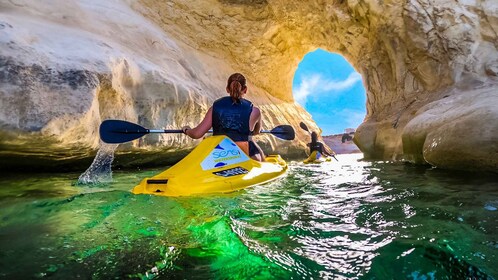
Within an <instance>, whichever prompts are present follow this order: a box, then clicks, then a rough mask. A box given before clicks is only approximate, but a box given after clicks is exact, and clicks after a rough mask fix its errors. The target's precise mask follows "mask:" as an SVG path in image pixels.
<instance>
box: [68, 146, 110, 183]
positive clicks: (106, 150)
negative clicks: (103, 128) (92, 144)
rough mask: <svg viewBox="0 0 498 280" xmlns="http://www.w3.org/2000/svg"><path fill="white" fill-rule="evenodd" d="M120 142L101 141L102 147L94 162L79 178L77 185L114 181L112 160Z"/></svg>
mask: <svg viewBox="0 0 498 280" xmlns="http://www.w3.org/2000/svg"><path fill="white" fill-rule="evenodd" d="M117 147H118V144H106V143H104V142H100V149H99V151H98V152H97V155H96V156H95V159H94V160H93V162H92V164H91V165H90V167H88V169H87V170H86V171H85V172H83V173H82V174H81V175H80V177H79V178H78V182H77V185H93V184H101V183H110V182H112V162H113V160H114V151H115V150H116V148H117Z"/></svg>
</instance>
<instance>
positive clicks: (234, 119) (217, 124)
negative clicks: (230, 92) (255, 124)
mask: <svg viewBox="0 0 498 280" xmlns="http://www.w3.org/2000/svg"><path fill="white" fill-rule="evenodd" d="M252 107H253V105H252V103H251V102H250V101H248V100H245V99H241V100H240V102H234V101H233V100H232V98H231V97H230V96H225V97H222V98H220V99H218V100H216V101H215V102H214V103H213V135H226V136H228V137H230V139H232V140H233V141H235V142H237V141H249V135H250V134H251V131H250V130H249V118H250V117H251V112H252Z"/></svg>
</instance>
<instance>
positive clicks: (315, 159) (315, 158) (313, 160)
mask: <svg viewBox="0 0 498 280" xmlns="http://www.w3.org/2000/svg"><path fill="white" fill-rule="evenodd" d="M328 161H332V158H331V157H325V156H323V155H322V154H321V153H320V152H317V151H313V152H312V153H311V154H310V156H309V157H308V158H307V159H305V160H303V163H305V164H319V163H323V162H328Z"/></svg>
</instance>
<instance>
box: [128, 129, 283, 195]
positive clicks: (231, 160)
mask: <svg viewBox="0 0 498 280" xmlns="http://www.w3.org/2000/svg"><path fill="white" fill-rule="evenodd" d="M286 170H287V163H286V162H285V161H284V160H283V159H282V158H281V157H280V156H279V155H270V156H267V157H266V160H265V161H264V162H259V161H255V160H253V159H251V158H250V157H249V156H247V155H246V154H245V153H244V152H243V151H242V150H241V149H240V148H239V147H238V146H237V145H236V144H235V143H234V142H233V141H232V140H231V139H230V138H228V137H226V136H210V137H207V138H205V139H204V140H202V142H201V143H200V144H199V145H198V146H197V147H196V148H195V149H194V150H193V151H192V152H191V153H190V154H188V155H187V156H186V157H185V158H184V159H182V160H181V161H179V162H178V163H177V164H175V165H173V166H172V167H170V168H169V169H167V170H165V171H163V172H161V173H159V174H158V175H156V176H154V177H152V178H145V179H143V180H142V182H140V184H139V185H138V186H136V187H134V188H133V190H132V192H133V193H134V194H154V195H162V196H190V195H202V194H210V193H228V192H233V191H237V190H241V189H244V188H247V187H250V186H254V185H258V184H263V183H267V182H269V181H271V180H274V179H276V178H277V177H279V176H280V175H282V174H284V173H285V171H286Z"/></svg>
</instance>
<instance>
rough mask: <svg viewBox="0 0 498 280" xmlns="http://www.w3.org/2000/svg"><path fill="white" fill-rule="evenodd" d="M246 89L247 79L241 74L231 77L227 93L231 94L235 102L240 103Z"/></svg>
mask: <svg viewBox="0 0 498 280" xmlns="http://www.w3.org/2000/svg"><path fill="white" fill-rule="evenodd" d="M244 89H246V78H245V77H244V75H242V74H240V73H234V74H232V75H230V77H229V78H228V82H227V91H228V93H230V97H232V100H233V101H236V102H239V101H240V98H241V97H242V91H243V90H244Z"/></svg>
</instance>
